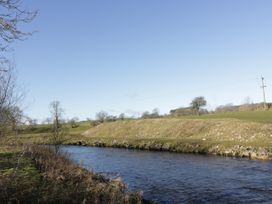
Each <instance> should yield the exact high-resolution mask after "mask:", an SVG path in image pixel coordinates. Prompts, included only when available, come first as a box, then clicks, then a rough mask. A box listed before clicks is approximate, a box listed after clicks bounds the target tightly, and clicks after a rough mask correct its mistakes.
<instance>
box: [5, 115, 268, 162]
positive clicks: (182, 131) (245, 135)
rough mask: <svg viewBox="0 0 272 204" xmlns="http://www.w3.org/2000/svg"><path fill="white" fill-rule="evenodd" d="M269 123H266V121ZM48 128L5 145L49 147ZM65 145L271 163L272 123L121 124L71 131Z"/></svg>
mask: <svg viewBox="0 0 272 204" xmlns="http://www.w3.org/2000/svg"><path fill="white" fill-rule="evenodd" d="M267 120H268V119H267ZM48 135H49V134H48V127H46V126H38V127H36V129H35V132H33V131H32V132H31V131H26V132H24V133H22V134H20V135H18V136H16V137H14V136H10V137H7V138H5V141H3V143H4V144H9V145H13V144H29V143H35V144H50V139H49V136H48ZM63 143H64V144H67V145H84V146H96V147H115V148H129V149H142V150H154V151H171V152H181V153H199V154H214V155H222V156H231V157H248V158H251V159H263V160H266V159H269V160H271V159H272V123H269V122H255V121H249V120H239V119H233V118H223V119H222V118H220V119H218V118H208V119H206V118H204V119H201V117H200V119H195V118H194V119H188V118H159V119H145V120H140V119H139V120H121V121H116V122H105V123H101V124H99V125H97V126H90V124H88V123H86V122H84V123H82V124H80V126H79V127H78V128H70V133H69V134H67V135H66V136H65V138H64V142H63Z"/></svg>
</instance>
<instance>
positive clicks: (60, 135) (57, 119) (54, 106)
mask: <svg viewBox="0 0 272 204" xmlns="http://www.w3.org/2000/svg"><path fill="white" fill-rule="evenodd" d="M50 112H51V115H52V122H53V124H52V133H51V137H50V139H51V144H52V145H53V146H54V149H55V153H56V154H58V153H59V150H60V145H61V144H62V143H63V141H64V136H65V134H67V130H66V128H65V127H64V124H63V122H62V115H63V113H64V111H63V109H62V108H61V106H60V102H59V101H53V102H51V104H50Z"/></svg>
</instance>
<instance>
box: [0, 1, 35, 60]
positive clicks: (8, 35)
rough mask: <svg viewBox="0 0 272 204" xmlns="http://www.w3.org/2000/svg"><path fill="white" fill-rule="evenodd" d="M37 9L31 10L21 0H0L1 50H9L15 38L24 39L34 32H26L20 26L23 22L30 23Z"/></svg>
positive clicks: (2, 56)
mask: <svg viewBox="0 0 272 204" xmlns="http://www.w3.org/2000/svg"><path fill="white" fill-rule="evenodd" d="M36 15H37V11H29V10H26V9H24V8H23V7H22V1H21V0H0V38H1V39H2V42H0V51H1V52H2V53H3V52H6V51H9V48H10V47H9V45H10V43H12V42H14V41H15V40H24V39H26V37H27V36H29V35H31V34H32V32H24V31H22V30H21V29H20V28H19V27H20V26H21V25H22V24H25V23H30V22H31V21H32V20H33V19H34V18H35V16H36ZM0 59H1V60H5V61H6V58H5V57H4V55H3V54H2V55H1V58H0Z"/></svg>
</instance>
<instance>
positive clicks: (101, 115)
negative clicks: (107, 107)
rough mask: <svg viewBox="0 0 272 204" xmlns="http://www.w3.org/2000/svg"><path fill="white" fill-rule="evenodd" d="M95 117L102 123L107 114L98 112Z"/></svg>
mask: <svg viewBox="0 0 272 204" xmlns="http://www.w3.org/2000/svg"><path fill="white" fill-rule="evenodd" d="M95 117H96V119H97V120H98V121H99V122H101V123H103V122H105V121H106V119H107V117H108V113H107V112H105V111H100V112H98V113H96V116H95Z"/></svg>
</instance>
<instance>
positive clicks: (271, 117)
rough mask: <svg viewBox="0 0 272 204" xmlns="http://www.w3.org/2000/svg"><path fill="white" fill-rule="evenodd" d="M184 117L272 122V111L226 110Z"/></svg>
mask: <svg viewBox="0 0 272 204" xmlns="http://www.w3.org/2000/svg"><path fill="white" fill-rule="evenodd" d="M182 118H190V119H225V118H233V119H239V120H246V121H253V122H265V123H270V122H272V111H239V112H224V113H214V114H207V115H201V116H184V117H182Z"/></svg>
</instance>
